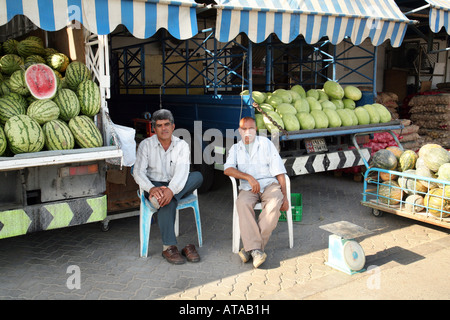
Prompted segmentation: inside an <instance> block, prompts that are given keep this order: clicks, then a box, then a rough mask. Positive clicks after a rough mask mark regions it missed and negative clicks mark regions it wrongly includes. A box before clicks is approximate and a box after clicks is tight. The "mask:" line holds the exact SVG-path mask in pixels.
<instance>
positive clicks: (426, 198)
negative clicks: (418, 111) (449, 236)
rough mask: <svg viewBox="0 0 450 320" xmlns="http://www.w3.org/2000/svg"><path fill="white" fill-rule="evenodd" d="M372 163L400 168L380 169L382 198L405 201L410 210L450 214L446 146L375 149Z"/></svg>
mask: <svg viewBox="0 0 450 320" xmlns="http://www.w3.org/2000/svg"><path fill="white" fill-rule="evenodd" d="M371 166H372V167H375V168H381V169H386V170H391V171H398V172H399V174H394V173H391V174H389V173H385V172H381V171H380V172H378V173H379V179H380V180H381V181H382V183H381V184H380V186H379V190H378V194H379V195H381V196H383V197H380V201H381V202H385V203H386V202H389V204H398V203H400V202H404V207H405V208H406V209H407V210H409V211H415V212H419V211H423V210H425V209H428V212H429V213H430V214H432V215H434V216H436V217H439V218H440V217H441V214H442V217H443V218H446V217H449V216H450V152H449V151H447V150H446V149H444V148H443V147H442V146H440V145H438V144H432V143H429V144H425V145H424V146H422V147H421V148H420V149H419V151H418V153H416V152H414V151H412V150H406V151H403V150H402V149H400V148H399V147H397V146H391V147H387V148H386V149H381V150H379V151H377V152H375V153H374V155H373V157H372V159H371ZM400 172H404V173H406V174H408V175H411V177H410V176H406V175H403V174H400ZM427 178H432V179H437V180H439V181H441V182H442V183H436V182H432V181H429V180H427ZM403 198H406V199H405V200H403ZM441 210H442V211H441Z"/></svg>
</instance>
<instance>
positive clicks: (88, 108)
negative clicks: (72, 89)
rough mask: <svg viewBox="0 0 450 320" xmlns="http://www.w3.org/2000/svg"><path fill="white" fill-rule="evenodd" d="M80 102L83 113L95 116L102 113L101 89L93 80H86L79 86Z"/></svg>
mask: <svg viewBox="0 0 450 320" xmlns="http://www.w3.org/2000/svg"><path fill="white" fill-rule="evenodd" d="M77 96H78V100H79V101H80V110H81V113H82V114H84V115H87V116H94V115H96V114H97V113H98V112H99V111H100V105H101V100H100V89H99V87H98V85H97V84H96V83H95V82H94V81H92V80H85V81H83V82H81V83H80V84H79V85H78V89H77Z"/></svg>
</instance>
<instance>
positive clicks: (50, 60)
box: [47, 52, 69, 72]
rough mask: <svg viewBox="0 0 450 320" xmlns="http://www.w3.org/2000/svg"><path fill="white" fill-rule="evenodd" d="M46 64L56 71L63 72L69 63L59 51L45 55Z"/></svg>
mask: <svg viewBox="0 0 450 320" xmlns="http://www.w3.org/2000/svg"><path fill="white" fill-rule="evenodd" d="M47 64H48V65H49V66H50V67H52V69H55V70H56V71H58V72H64V71H66V69H67V66H68V65H69V58H68V57H67V56H66V55H65V54H64V53H61V52H58V53H53V54H50V55H48V56H47Z"/></svg>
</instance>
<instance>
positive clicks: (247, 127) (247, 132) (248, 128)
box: [239, 119, 256, 144]
mask: <svg viewBox="0 0 450 320" xmlns="http://www.w3.org/2000/svg"><path fill="white" fill-rule="evenodd" d="M239 134H240V135H241V138H242V141H244V143H245V144H249V143H252V142H253V141H254V140H255V137H256V123H255V121H253V120H250V119H246V120H242V121H241V123H240V126H239Z"/></svg>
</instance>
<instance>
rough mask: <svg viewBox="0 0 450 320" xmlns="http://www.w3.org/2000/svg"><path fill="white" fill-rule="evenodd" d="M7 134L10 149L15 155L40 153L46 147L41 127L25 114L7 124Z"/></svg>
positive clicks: (15, 117)
mask: <svg viewBox="0 0 450 320" xmlns="http://www.w3.org/2000/svg"><path fill="white" fill-rule="evenodd" d="M5 134H6V138H7V139H8V145H9V148H10V149H11V151H12V152H13V153H15V154H19V153H26V152H38V151H40V150H42V148H43V147H44V143H45V137H44V133H43V131H42V128H41V126H40V125H39V123H37V122H36V121H35V120H33V119H32V118H31V117H29V116H27V115H25V114H21V115H17V116H13V117H11V118H9V119H8V121H6V123H5Z"/></svg>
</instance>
